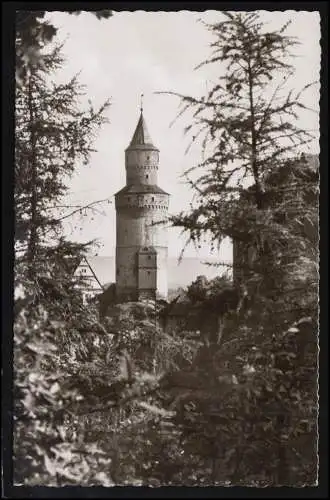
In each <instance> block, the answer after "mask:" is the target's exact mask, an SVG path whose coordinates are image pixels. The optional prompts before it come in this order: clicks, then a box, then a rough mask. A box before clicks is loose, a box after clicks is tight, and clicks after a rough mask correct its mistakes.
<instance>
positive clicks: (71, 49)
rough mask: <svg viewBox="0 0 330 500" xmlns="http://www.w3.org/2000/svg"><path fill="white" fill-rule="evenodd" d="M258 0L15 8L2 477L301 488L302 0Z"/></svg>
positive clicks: (314, 48)
mask: <svg viewBox="0 0 330 500" xmlns="http://www.w3.org/2000/svg"><path fill="white" fill-rule="evenodd" d="M233 4H234V2H233ZM262 4H263V3H262V2H260V10H246V11H244V10H235V9H233V10H221V2H219V10H201V11H194V10H178V11H174V10H173V11H170V10H168V11H167V10H166V11H157V10H155V11H152V10H151V9H150V10H143V9H142V8H141V9H139V8H138V7H137V9H136V10H131V11H128V10H127V11H126V10H107V9H106V8H105V9H104V10H90V11H88V10H76V11H73V10H70V11H69V10H68V11H64V10H53V9H52V8H51V7H49V9H50V10H49V11H42V10H29V4H28V3H27V4H26V10H23V9H22V10H17V11H16V14H15V16H16V17H15V23H16V25H15V91H14V92H15V109H14V120H15V130H14V133H15V144H14V148H15V164H14V169H15V173H14V211H15V216H14V217H15V220H14V223H15V235H14V252H15V256H14V312H13V315H14V318H13V320H14V321H13V485H14V486H24V487H35V486H44V487H53V488H54V487H55V488H62V487H66V486H82V487H95V486H99V487H116V486H125V487H127V486H128V487H130V486H135V487H150V488H160V487H168V486H180V487H181V486H183V487H210V486H217V487H232V486H241V487H254V488H268V487H277V486H284V487H293V488H304V487H316V486H318V484H319V429H318V415H319V385H318V384H319V381H318V379H319V360H318V358H319V279H320V276H319V192H320V180H319V177H320V175H319V171H320V87H321V84H320V71H321V45H320V38H321V29H320V12H319V11H318V10H317V8H316V9H315V10H314V11H313V10H309V11H304V10H299V9H297V10H278V11H276V10H267V8H266V6H264V7H263V5H262ZM279 4H280V2H279ZM49 5H51V3H49ZM78 8H79V3H77V9H78ZM201 495H203V493H201ZM31 498H32V497H31Z"/></svg>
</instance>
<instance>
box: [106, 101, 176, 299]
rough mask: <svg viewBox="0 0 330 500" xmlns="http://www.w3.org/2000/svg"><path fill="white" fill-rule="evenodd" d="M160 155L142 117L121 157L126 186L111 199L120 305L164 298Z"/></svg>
mask: <svg viewBox="0 0 330 500" xmlns="http://www.w3.org/2000/svg"><path fill="white" fill-rule="evenodd" d="M158 166H159V150H158V149H157V148H156V147H155V146H154V145H153V143H152V140H151V138H150V135H149V133H148V130H147V127H146V123H145V120H144V117H143V113H142V109H141V115H140V118H139V121H138V124H137V127H136V129H135V132H134V135H133V138H132V140H131V143H130V145H129V146H128V148H127V149H126V151H125V168H126V186H125V187H124V188H123V189H121V190H120V191H118V192H117V193H116V195H115V204H116V214H117V217H116V294H117V298H118V299H119V300H122V301H128V300H133V301H134V300H143V299H149V298H150V299H154V298H155V297H161V298H167V287H168V285H167V256H168V242H167V229H166V228H165V227H164V224H157V222H158V223H159V222H161V221H164V219H166V216H167V211H168V205H169V194H168V193H166V192H165V191H163V190H162V189H161V188H160V187H158V183H157V182H158V175H157V174H158Z"/></svg>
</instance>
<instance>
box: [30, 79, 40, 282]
mask: <svg viewBox="0 0 330 500" xmlns="http://www.w3.org/2000/svg"><path fill="white" fill-rule="evenodd" d="M28 108H29V122H30V123H29V125H30V169H29V170H30V172H31V197H30V215H31V220H30V235H29V240H28V247H27V259H28V269H29V276H30V278H31V279H33V277H34V274H35V273H34V271H35V269H34V267H35V266H34V262H35V256H36V249H37V240H38V227H37V186H36V184H37V165H36V133H35V117H34V108H33V95H32V77H31V75H30V78H29V90H28Z"/></svg>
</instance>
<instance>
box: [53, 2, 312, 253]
mask: <svg viewBox="0 0 330 500" xmlns="http://www.w3.org/2000/svg"><path fill="white" fill-rule="evenodd" d="M261 16H262V19H263V20H265V21H266V22H268V23H269V28H270V29H276V28H278V27H280V26H281V25H282V24H283V23H285V22H286V21H287V20H289V19H291V20H292V25H291V26H290V28H289V34H291V35H293V36H296V37H298V38H299V40H300V42H301V45H300V46H299V48H298V49H297V54H296V55H297V57H296V58H295V59H294V60H293V63H294V65H295V68H296V76H295V81H294V85H295V82H297V88H301V87H303V86H304V85H305V84H306V83H309V82H311V81H317V80H319V71H320V45H319V39H320V28H319V14H318V12H302V11H301V12H299V11H298V12H297V11H285V12H267V11H262V12H261ZM48 17H49V19H50V20H51V21H52V22H53V23H54V24H55V26H56V27H58V37H59V39H60V40H63V41H64V48H63V52H64V55H65V57H66V60H67V62H66V64H65V66H64V67H63V69H62V70H61V72H60V73H59V75H58V76H57V78H58V80H62V79H64V80H65V79H68V78H70V77H71V76H72V75H73V74H75V73H78V72H80V81H81V82H82V83H83V84H85V85H86V93H87V98H89V99H91V100H92V101H93V103H94V104H95V105H100V104H101V103H102V102H104V101H105V100H106V99H107V98H109V99H110V100H111V106H110V108H109V110H108V111H107V117H108V119H109V122H110V123H109V124H106V125H104V126H103V127H102V129H101V130H100V132H99V135H98V138H97V140H96V141H95V149H96V152H95V153H93V154H92V156H91V158H90V163H89V165H88V166H87V167H86V166H81V167H80V166H79V167H78V168H77V172H76V174H75V175H74V177H73V178H72V179H71V181H70V185H69V196H68V200H69V202H70V203H71V204H80V203H81V204H82V205H87V204H89V203H91V202H93V201H96V200H103V199H110V200H111V202H110V203H103V204H101V205H100V206H99V207H98V210H99V213H96V214H91V213H89V215H88V216H87V217H85V218H82V219H79V220H78V219H75V218H73V219H70V221H69V222H68V224H67V225H66V228H65V229H66V231H67V234H68V235H69V236H70V237H71V238H72V239H74V240H78V241H82V242H83V241H88V240H91V239H98V240H99V242H100V244H101V246H100V248H98V249H97V253H98V255H104V256H112V255H114V254H115V234H116V233H115V206H114V196H113V195H114V194H115V193H116V192H117V191H118V190H119V189H121V188H122V187H123V186H124V185H125V164H124V154H125V148H126V147H127V146H128V144H129V142H130V140H131V138H132V135H133V132H134V129H135V127H136V124H137V121H138V118H139V108H140V95H141V93H143V94H144V101H143V107H144V117H145V120H146V123H147V126H148V130H149V132H150V135H151V137H152V139H153V142H154V144H155V145H156V146H157V147H158V148H159V149H160V168H159V175H158V179H159V182H158V184H159V186H160V187H162V188H163V189H164V190H165V191H167V192H169V193H170V194H171V198H170V208H169V211H170V213H177V212H179V211H181V210H186V209H187V208H189V203H190V201H191V199H192V196H193V193H192V191H191V190H190V188H189V187H188V186H187V185H185V184H184V183H183V180H182V178H181V176H182V174H183V172H184V171H185V170H186V169H187V168H189V167H191V166H192V165H194V164H196V162H198V160H199V158H200V146H199V145H198V143H196V145H195V146H194V147H193V148H192V149H191V150H190V152H189V153H188V154H186V153H185V151H186V148H187V145H188V144H189V138H188V137H186V136H185V135H184V128H185V127H186V126H187V125H188V122H187V119H188V118H184V117H183V118H181V119H180V120H179V121H177V122H176V123H175V124H174V125H172V126H170V125H171V123H172V122H173V120H174V119H175V117H176V115H177V113H178V109H179V108H178V106H179V104H180V102H179V99H178V98H176V97H173V96H169V95H158V94H156V92H159V91H165V92H166V91H174V92H178V93H184V94H185V95H193V96H200V95H203V94H204V93H205V92H206V90H207V88H208V87H209V86H210V85H212V82H214V81H216V75H217V68H216V67H215V66H205V67H204V68H202V69H200V70H198V71H194V68H195V67H196V66H197V65H198V64H199V63H200V62H202V61H204V60H205V59H207V58H208V56H209V54H210V47H209V44H210V43H211V42H212V41H213V37H212V35H211V34H210V33H209V32H208V31H207V30H206V29H205V27H203V26H202V24H201V23H199V22H198V19H200V18H202V19H203V20H205V21H208V22H214V21H217V20H219V19H220V18H221V13H220V12H218V11H206V12H190V11H180V12H143V11H135V12H115V13H114V15H113V17H111V18H109V19H106V20H105V19H104V20H98V19H96V17H95V16H93V15H92V14H90V13H88V12H83V13H82V14H80V15H79V16H74V15H69V14H67V13H65V12H52V13H49V15H48ZM305 102H306V104H307V105H309V106H310V107H312V108H313V109H315V110H318V102H319V94H318V87H314V88H313V89H312V90H310V91H309V92H308V93H307V94H306V101H305ZM300 122H301V123H300V124H301V125H302V126H304V127H306V128H309V129H318V115H317V113H316V114H313V113H312V114H311V113H308V114H307V115H306V114H304V115H301V116H300ZM313 148H314V149H313ZM312 149H313V152H316V153H318V144H317V143H315V144H314V145H313V147H312ZM184 243H185V238H184V237H180V234H179V231H178V230H174V229H169V255H170V256H172V257H178V256H179V254H180V252H181V250H182V248H183V246H184ZM185 255H186V256H190V257H200V258H202V259H205V258H206V259H207V258H209V257H211V253H210V247H209V245H207V244H204V245H202V248H201V249H199V250H198V251H197V250H196V249H195V248H194V247H192V246H190V247H188V248H187V249H186V251H185ZM213 257H217V258H218V259H219V260H220V261H227V262H230V261H231V259H232V249H231V244H230V242H228V241H225V242H224V244H223V245H222V246H221V248H220V254H219V255H214V254H213Z"/></svg>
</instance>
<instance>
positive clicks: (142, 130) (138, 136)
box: [127, 110, 158, 151]
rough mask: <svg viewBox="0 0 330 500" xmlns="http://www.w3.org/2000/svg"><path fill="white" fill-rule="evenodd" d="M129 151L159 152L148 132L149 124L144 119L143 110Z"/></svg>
mask: <svg viewBox="0 0 330 500" xmlns="http://www.w3.org/2000/svg"><path fill="white" fill-rule="evenodd" d="M127 149H152V150H156V151H158V148H156V146H154V144H153V142H152V139H151V137H150V134H149V132H148V128H147V124H146V122H145V119H144V117H143V113H142V110H141V114H140V118H139V121H138V124H137V126H136V129H135V132H134V134H133V137H132V140H131V142H130V145H129V146H128V148H127Z"/></svg>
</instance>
